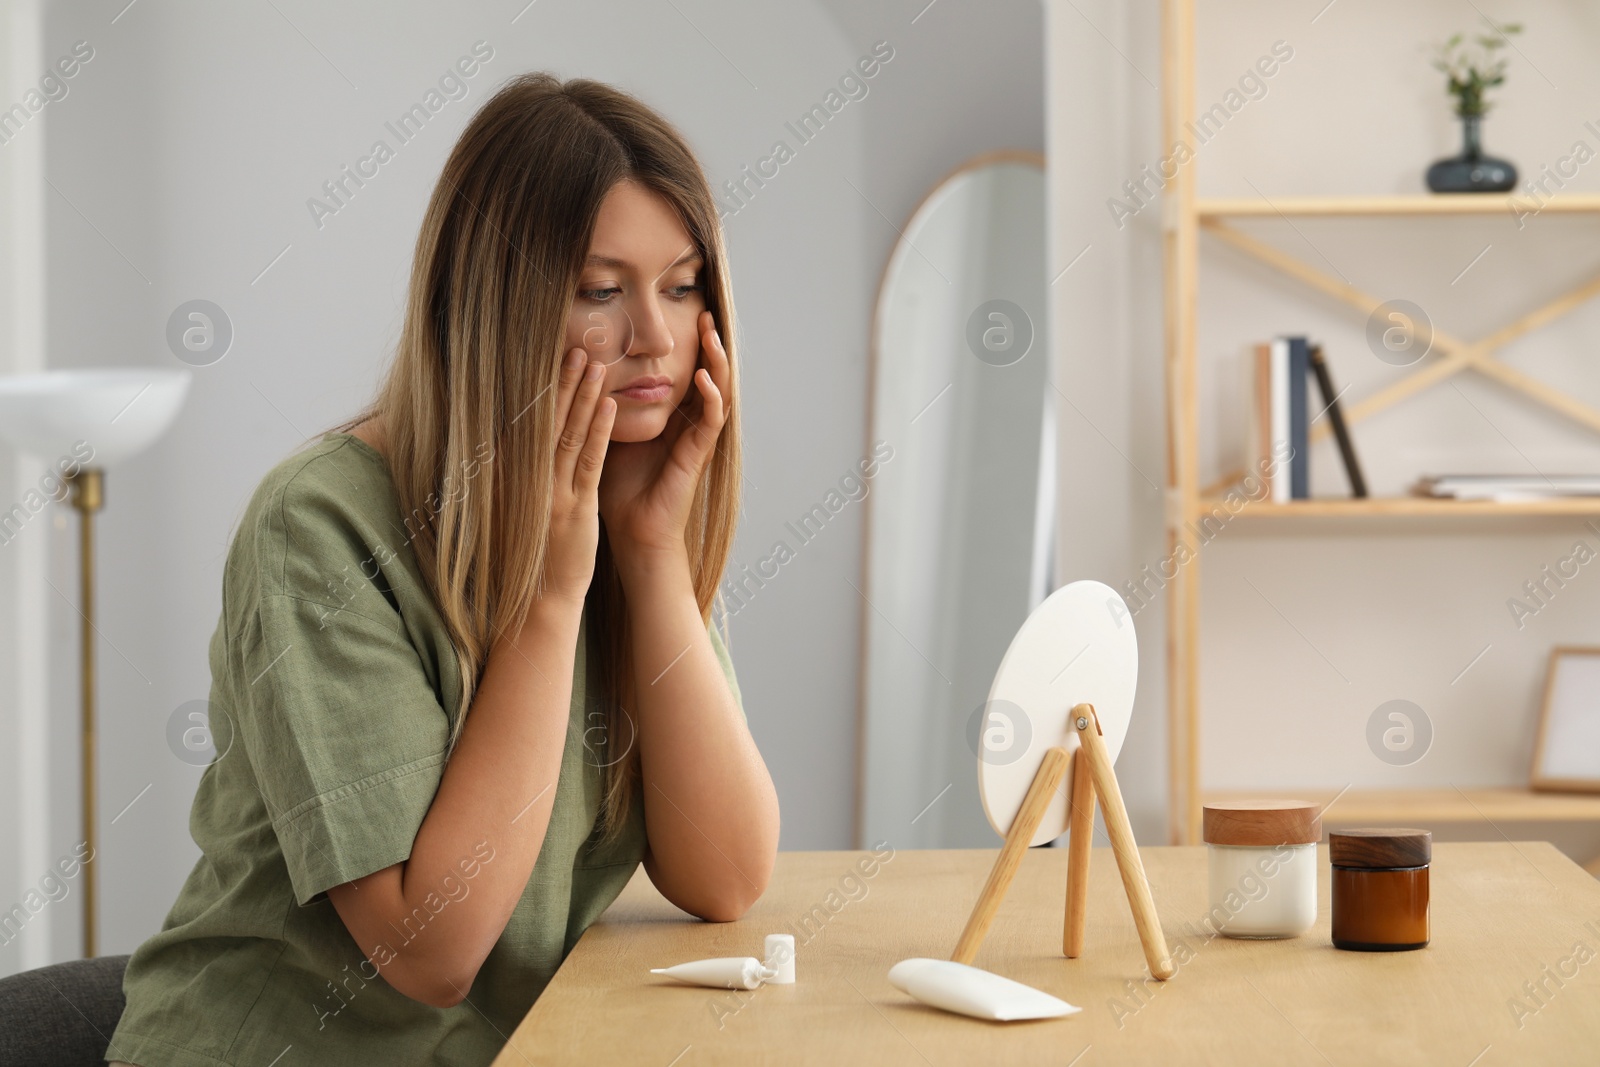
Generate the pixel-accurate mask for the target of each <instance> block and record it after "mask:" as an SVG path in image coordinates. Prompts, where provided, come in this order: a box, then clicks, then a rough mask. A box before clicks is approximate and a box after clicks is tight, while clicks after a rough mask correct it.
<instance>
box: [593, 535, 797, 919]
mask: <svg viewBox="0 0 1600 1067" xmlns="http://www.w3.org/2000/svg"><path fill="white" fill-rule="evenodd" d="M621 570H622V574H623V583H624V587H625V589H626V592H627V598H628V614H629V616H630V618H631V619H632V631H633V676H634V680H635V692H636V698H635V702H636V704H637V707H636V708H635V709H634V715H635V718H636V719H637V720H638V730H639V754H640V770H641V777H642V785H643V789H642V794H643V796H642V799H643V801H644V810H645V825H646V830H647V833H648V835H649V840H650V850H649V854H648V856H647V858H646V861H645V864H646V869H647V870H648V872H649V874H650V878H651V881H653V882H654V883H655V885H656V887H657V888H658V889H660V890H661V893H662V895H664V896H665V897H666V898H667V899H668V900H670V901H672V902H673V903H674V904H676V905H677V906H678V907H680V908H683V909H684V910H685V911H688V912H690V913H692V914H695V915H699V916H700V917H702V918H705V919H711V920H714V921H731V920H733V919H737V918H738V917H739V916H740V915H743V914H744V912H745V911H746V910H748V909H749V907H750V905H751V904H752V903H754V902H755V900H756V898H757V897H759V896H760V895H761V893H762V892H763V891H764V890H765V889H766V885H767V880H768V878H769V877H770V876H771V874H772V865H773V862H774V860H775V859H776V855H777V850H778V797H777V792H776V790H775V789H774V788H773V785H772V777H771V776H770V775H769V774H768V773H767V767H766V764H765V762H764V761H763V760H762V758H761V753H760V752H759V751H758V750H757V749H756V745H755V741H754V740H753V739H752V738H751V736H750V731H749V728H748V727H747V726H746V725H745V721H744V716H742V715H741V714H740V712H739V707H738V705H737V703H736V702H735V700H734V696H733V692H732V690H731V689H730V688H729V687H728V681H727V678H726V677H725V676H724V674H723V672H722V665H721V664H720V663H719V662H718V660H717V654H716V651H715V650H714V649H713V648H712V647H711V639H710V637H709V636H708V635H707V633H706V628H705V623H704V621H703V620H702V619H701V617H700V609H699V607H698V605H697V604H696V602H695V596H694V587H693V584H692V580H691V575H690V572H689V565H688V560H687V558H686V557H681V556H679V555H678V554H677V553H672V554H668V555H666V556H663V557H658V558H653V559H636V560H632V561H629V562H628V563H627V564H625V565H622V567H621Z"/></svg>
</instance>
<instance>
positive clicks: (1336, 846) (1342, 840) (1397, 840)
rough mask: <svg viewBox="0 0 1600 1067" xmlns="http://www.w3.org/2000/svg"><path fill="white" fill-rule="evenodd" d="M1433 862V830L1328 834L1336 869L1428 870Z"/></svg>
mask: <svg viewBox="0 0 1600 1067" xmlns="http://www.w3.org/2000/svg"><path fill="white" fill-rule="evenodd" d="M1432 858H1433V831H1431V830H1412V829H1406V828H1397V827H1383V828H1379V829H1363V830H1333V831H1330V832H1329V834H1328V860H1329V862H1331V863H1332V864H1333V865H1334V866H1335V867H1365V868H1368V869H1375V868H1389V867H1426V866H1427V865H1428V861H1429V860H1431V859H1432Z"/></svg>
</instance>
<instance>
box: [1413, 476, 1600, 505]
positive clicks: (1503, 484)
mask: <svg viewBox="0 0 1600 1067" xmlns="http://www.w3.org/2000/svg"><path fill="white" fill-rule="evenodd" d="M1411 491H1412V492H1413V493H1415V494H1416V495H1418V496H1434V497H1447V498H1449V499H1452V500H1493V501H1496V502H1497V503H1501V504H1514V503H1521V502H1523V501H1529V500H1559V499H1561V498H1563V497H1575V496H1600V474H1548V475H1545V474H1443V475H1437V476H1431V477H1427V478H1423V479H1421V480H1420V481H1418V482H1417V484H1416V485H1415V486H1413V487H1412V490H1411Z"/></svg>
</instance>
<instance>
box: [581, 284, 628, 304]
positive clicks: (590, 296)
mask: <svg viewBox="0 0 1600 1067" xmlns="http://www.w3.org/2000/svg"><path fill="white" fill-rule="evenodd" d="M620 292H622V290H621V289H619V288H617V287H616V286H614V285H613V286H612V287H610V288H609V289H579V290H578V295H579V296H581V297H583V298H584V299H585V300H593V301H594V302H595V303H596V304H605V303H609V302H610V300H611V296H610V294H612V293H620Z"/></svg>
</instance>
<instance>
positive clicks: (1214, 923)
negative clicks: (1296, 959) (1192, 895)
mask: <svg viewBox="0 0 1600 1067" xmlns="http://www.w3.org/2000/svg"><path fill="white" fill-rule="evenodd" d="M1201 836H1202V837H1203V838H1204V839H1205V842H1206V851H1207V852H1208V853H1209V855H1208V857H1207V859H1208V867H1209V868H1210V883H1211V893H1210V897H1211V910H1210V911H1209V912H1207V913H1206V926H1207V927H1209V928H1210V929H1211V930H1212V931H1213V932H1215V933H1218V934H1222V935H1223V936H1225V937H1250V938H1271V937H1295V936H1297V935H1299V934H1303V933H1305V932H1306V931H1307V930H1309V929H1311V926H1312V924H1313V923H1315V922H1316V921H1317V842H1318V841H1320V840H1321V839H1322V814H1321V808H1320V807H1319V806H1318V805H1317V804H1314V803H1312V802H1311V801H1309V800H1235V801H1219V802H1217V803H1214V804H1207V805H1206V806H1205V809H1204V817H1203V820H1202V834H1201Z"/></svg>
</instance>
